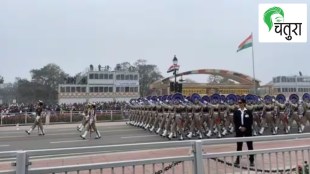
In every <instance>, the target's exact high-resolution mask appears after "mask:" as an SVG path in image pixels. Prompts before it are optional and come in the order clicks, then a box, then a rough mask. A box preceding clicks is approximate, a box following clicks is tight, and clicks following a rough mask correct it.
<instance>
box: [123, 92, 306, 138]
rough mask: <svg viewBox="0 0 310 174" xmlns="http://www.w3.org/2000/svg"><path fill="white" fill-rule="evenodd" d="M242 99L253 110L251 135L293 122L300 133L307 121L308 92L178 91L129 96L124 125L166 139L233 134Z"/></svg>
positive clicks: (286, 128) (287, 126)
mask: <svg viewBox="0 0 310 174" xmlns="http://www.w3.org/2000/svg"><path fill="white" fill-rule="evenodd" d="M242 98H243V99H245V100H246V109H247V110H250V111H252V113H253V135H254V136H257V135H262V134H263V133H264V131H265V130H266V129H269V130H270V131H271V132H272V134H273V135H276V134H278V131H279V129H283V131H284V132H285V133H286V134H289V133H291V132H292V130H291V128H292V126H293V123H294V122H295V123H296V125H297V127H298V130H297V131H298V133H302V132H304V129H305V125H306V124H307V122H308V121H309V122H310V94H308V93H305V94H303V96H302V98H301V99H300V98H299V96H298V95H296V94H291V95H290V96H289V98H288V99H287V98H286V97H285V96H284V95H283V94H278V95H277V96H270V95H266V96H265V97H263V98H261V97H259V96H256V95H252V94H248V95H242V96H239V95H235V94H229V95H227V96H225V95H220V94H213V95H211V96H207V95H205V96H200V95H199V94H196V93H194V94H192V95H191V96H183V95H182V94H181V93H176V94H174V95H164V96H149V97H147V98H138V99H131V100H130V102H129V105H130V111H129V121H128V122H127V124H129V125H132V126H136V127H140V128H143V129H145V130H149V131H150V132H155V133H156V134H159V135H161V136H163V137H167V138H168V139H169V140H171V139H172V138H178V139H179V140H183V139H184V138H188V139H191V138H192V137H198V138H199V139H202V138H205V137H207V138H211V137H212V136H216V137H218V138H222V137H224V136H226V135H228V134H232V133H234V119H233V114H234V111H235V110H236V109H237V108H238V107H237V105H238V104H237V101H238V100H239V99H242Z"/></svg>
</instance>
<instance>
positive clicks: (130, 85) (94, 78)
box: [58, 69, 139, 104]
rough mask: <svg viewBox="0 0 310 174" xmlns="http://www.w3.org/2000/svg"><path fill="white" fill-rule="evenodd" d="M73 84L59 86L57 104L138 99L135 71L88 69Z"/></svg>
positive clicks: (137, 80)
mask: <svg viewBox="0 0 310 174" xmlns="http://www.w3.org/2000/svg"><path fill="white" fill-rule="evenodd" d="M83 78H84V79H86V80H85V82H84V83H82V84H81V83H80V80H77V81H76V83H74V84H61V85H59V89H58V103H59V104H61V103H66V104H70V103H84V102H100V101H129V100H130V99H131V98H138V97H139V74H138V72H137V71H124V70H119V71H108V70H103V71H102V70H93V69H89V70H88V71H87V72H86V73H84V75H83V76H82V78H80V79H83Z"/></svg>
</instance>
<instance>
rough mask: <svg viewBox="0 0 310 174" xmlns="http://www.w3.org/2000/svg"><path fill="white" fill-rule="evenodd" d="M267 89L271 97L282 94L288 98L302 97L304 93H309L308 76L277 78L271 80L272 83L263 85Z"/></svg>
mask: <svg viewBox="0 0 310 174" xmlns="http://www.w3.org/2000/svg"><path fill="white" fill-rule="evenodd" d="M265 86H268V87H269V91H270V92H269V93H270V94H271V95H277V94H284V95H285V96H287V97H288V96H289V95H291V94H297V95H299V96H302V95H303V94H304V93H306V92H310V76H302V74H301V73H299V76H297V75H295V76H277V77H273V78H272V82H270V83H268V85H265Z"/></svg>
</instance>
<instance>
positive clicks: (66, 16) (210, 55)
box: [0, 0, 310, 84]
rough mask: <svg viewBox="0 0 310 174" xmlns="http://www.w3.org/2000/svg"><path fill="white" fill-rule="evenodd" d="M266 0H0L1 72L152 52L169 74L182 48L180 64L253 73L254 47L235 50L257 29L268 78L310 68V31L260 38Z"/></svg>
mask: <svg viewBox="0 0 310 174" xmlns="http://www.w3.org/2000/svg"><path fill="white" fill-rule="evenodd" d="M259 2H260V3H263V2H271V1H266V0H153V1H151V0H109V1H107V0H88V1H85V0H27V1H25V0H19V1H17V0H1V1H0V65H1V67H0V75H2V76H3V77H4V79H5V82H14V81H15V77H21V78H28V79H30V70H31V69H39V68H42V67H43V66H45V65H46V64H48V63H55V64H57V65H59V66H60V67H61V68H62V69H63V70H64V71H65V72H66V73H69V74H70V75H75V74H76V73H78V72H81V71H84V70H85V68H87V67H88V66H89V64H93V65H94V66H95V67H97V65H98V64H101V65H102V66H105V65H110V66H112V67H114V66H115V64H117V63H120V62H125V61H128V62H130V63H133V62H135V61H136V60H137V59H146V60H147V61H148V63H150V64H156V65H157V66H158V68H159V70H160V71H161V72H162V75H163V76H168V75H170V74H167V73H166V71H167V69H168V67H169V65H171V64H172V58H173V56H174V54H176V55H177V57H178V59H179V64H180V66H181V67H180V71H188V70H194V69H201V68H218V69H227V70H232V71H237V72H240V73H244V74H247V75H250V76H252V74H253V73H252V58H251V49H246V50H244V51H241V52H239V53H236V50H237V47H238V45H239V44H240V42H241V41H243V40H244V39H245V38H246V37H247V36H248V35H250V33H251V32H253V34H254V54H255V73H256V78H257V79H258V80H261V81H262V84H265V83H267V82H269V81H270V80H271V79H272V77H273V76H277V75H297V74H298V72H299V71H301V72H302V73H303V74H304V75H310V61H309V58H310V57H309V55H310V54H309V53H310V44H309V36H308V43H306V44H305V43H303V44H300V43H299V44H263V43H258V36H257V34H258V4H259ZM273 2H275V1H272V3H273ZM277 2H295V3H296V2H307V0H290V1H288V0H286V1H283V0H282V1H281V0H277ZM308 7H309V4H308ZM309 18H310V17H309V8H308V23H310V22H309V21H310V19H309ZM308 33H309V26H308ZM308 35H309V34H308Z"/></svg>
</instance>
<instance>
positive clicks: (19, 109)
mask: <svg viewBox="0 0 310 174" xmlns="http://www.w3.org/2000/svg"><path fill="white" fill-rule="evenodd" d="M86 105H87V103H73V104H60V105H58V104H56V105H44V108H45V109H46V110H50V111H54V112H66V111H67V112H68V111H83V110H84V108H85V106H86ZM96 105H97V107H96V108H97V110H98V111H105V110H121V109H123V108H126V106H127V104H126V102H118V101H117V102H115V101H113V102H112V101H111V102H96ZM34 111H35V105H34V104H23V103H22V104H2V105H0V113H7V114H8V113H23V112H34Z"/></svg>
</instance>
